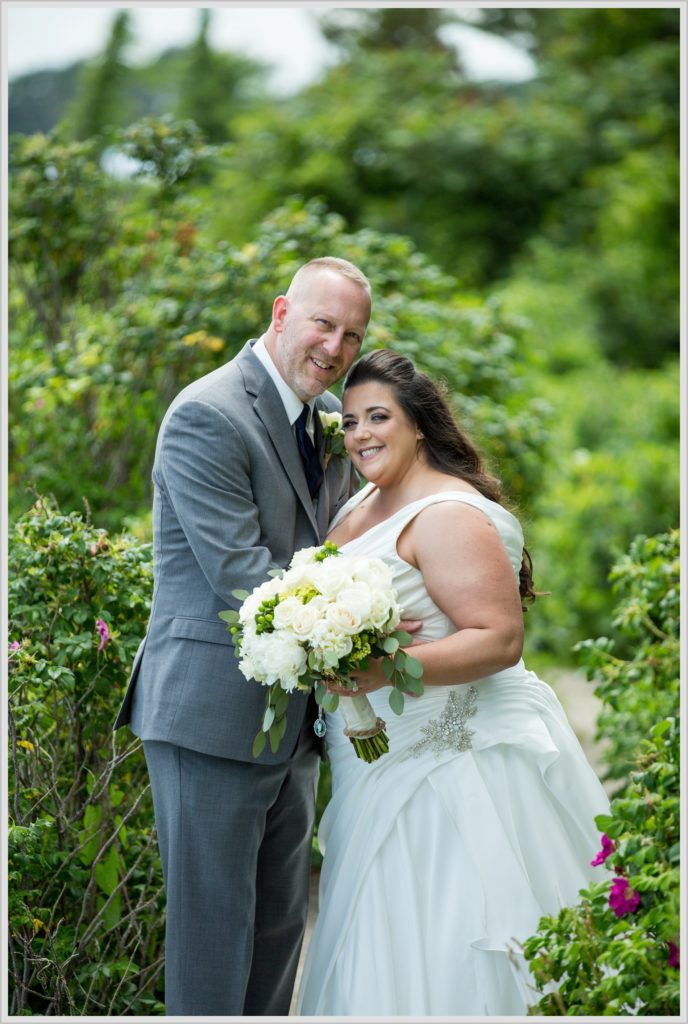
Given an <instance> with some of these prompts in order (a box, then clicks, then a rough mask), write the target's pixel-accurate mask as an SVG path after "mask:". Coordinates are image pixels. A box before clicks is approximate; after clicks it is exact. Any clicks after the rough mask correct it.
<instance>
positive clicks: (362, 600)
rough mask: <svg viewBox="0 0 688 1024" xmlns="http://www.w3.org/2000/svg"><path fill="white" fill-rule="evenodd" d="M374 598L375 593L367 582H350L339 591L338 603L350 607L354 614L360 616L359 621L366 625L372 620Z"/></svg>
mask: <svg viewBox="0 0 688 1024" xmlns="http://www.w3.org/2000/svg"><path fill="white" fill-rule="evenodd" d="M372 599H373V595H372V594H371V592H370V587H369V586H368V585H367V584H366V583H362V582H361V583H349V584H347V586H345V587H343V588H342V589H341V590H340V591H339V593H338V595H337V604H340V605H344V607H345V608H348V609H350V611H351V612H353V614H354V615H357V616H358V620H359V622H360V623H361V624H362V625H363V626H365V625H367V624H368V622H369V620H370V608H371V604H372ZM359 628H360V627H359Z"/></svg>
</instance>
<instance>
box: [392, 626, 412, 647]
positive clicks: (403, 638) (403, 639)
mask: <svg viewBox="0 0 688 1024" xmlns="http://www.w3.org/2000/svg"><path fill="white" fill-rule="evenodd" d="M391 635H392V636H393V637H394V639H395V640H398V641H399V645H400V646H401V647H408V645H409V644H412V643H413V637H412V636H411V634H410V633H407V632H406V630H405V629H397V630H395V632H394V633H392V634H391Z"/></svg>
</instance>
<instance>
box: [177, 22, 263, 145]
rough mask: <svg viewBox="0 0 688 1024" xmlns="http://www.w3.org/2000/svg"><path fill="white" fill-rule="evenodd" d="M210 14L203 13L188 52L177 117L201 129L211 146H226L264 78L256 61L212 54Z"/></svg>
mask: <svg viewBox="0 0 688 1024" xmlns="http://www.w3.org/2000/svg"><path fill="white" fill-rule="evenodd" d="M211 14H212V12H211V10H210V9H209V8H207V7H203V8H201V10H200V18H199V31H198V36H197V37H196V40H195V42H194V43H193V45H192V46H191V47H190V48H189V50H188V51H187V60H186V67H185V69H184V71H183V73H182V78H181V83H180V91H179V100H178V103H177V114H178V115H179V117H181V118H188V119H190V120H192V121H195V123H196V124H197V125H198V127H199V128H200V129H201V131H202V132H203V134H204V135H205V137H206V138H207V139H208V141H209V142H226V141H227V139H228V138H230V137H231V134H232V131H231V122H232V118H233V117H235V116H236V115H237V113H238V111H239V110H240V109H241V108H242V107H244V106H245V105H246V102H247V99H248V97H249V96H250V95H251V89H252V88H253V86H254V83H255V82H256V81H257V80H258V79H259V78H260V76H261V75H263V74H264V67H263V65H262V64H260V63H259V62H257V61H254V60H249V59H248V58H246V57H240V56H237V55H234V54H231V55H229V54H221V53H218V52H217V51H215V50H213V49H212V48H211V46H210V43H209V41H208V33H209V31H210V25H211Z"/></svg>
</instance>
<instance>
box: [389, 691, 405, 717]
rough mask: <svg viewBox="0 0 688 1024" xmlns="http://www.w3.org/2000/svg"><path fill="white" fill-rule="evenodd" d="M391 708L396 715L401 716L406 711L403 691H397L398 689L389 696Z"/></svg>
mask: <svg viewBox="0 0 688 1024" xmlns="http://www.w3.org/2000/svg"><path fill="white" fill-rule="evenodd" d="M389 706H390V707H391V709H392V711H393V712H394V714H395V715H400V714H401V713H402V711H403V710H404V695H403V693H402V692H401V690H397V689H396V687H395V688H394V689H393V690H392V692H391V693H390V695H389Z"/></svg>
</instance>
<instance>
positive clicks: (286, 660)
mask: <svg viewBox="0 0 688 1024" xmlns="http://www.w3.org/2000/svg"><path fill="white" fill-rule="evenodd" d="M241 654H242V657H241V661H240V662H239V668H240V670H241V672H242V673H243V674H244V675H245V676H246V678H247V679H251V678H253V679H256V680H257V681H258V682H259V683H264V684H265V685H266V686H272V684H273V683H276V682H278V681H279V683H280V685H281V687H282V689H284V690H287V691H288V692H289V693H291V691H292V690H294V689H295V687H296V685H297V683H298V681H299V676H301V675H303V673H304V672H305V670H306V661H307V655H306V651H305V650H304V648H303V647H302V645H301V644H300V643H299V642H298V640H296V639H294V638H293V637H290V636H289V635H288V634H285V633H283V632H280V633H277V632H275V633H261V634H260V635H259V636H256V637H253V638H251V641H250V642H249V643H246V642H244V643H243V644H242V648H241Z"/></svg>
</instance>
